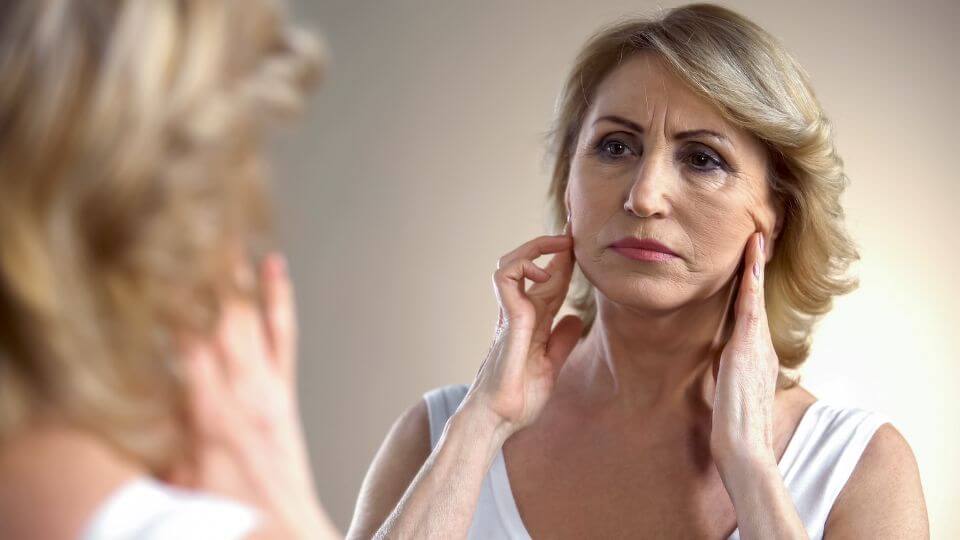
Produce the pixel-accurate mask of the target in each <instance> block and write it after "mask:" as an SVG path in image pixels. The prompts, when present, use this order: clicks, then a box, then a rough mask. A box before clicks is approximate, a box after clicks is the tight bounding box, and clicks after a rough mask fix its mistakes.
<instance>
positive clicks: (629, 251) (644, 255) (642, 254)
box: [610, 237, 679, 262]
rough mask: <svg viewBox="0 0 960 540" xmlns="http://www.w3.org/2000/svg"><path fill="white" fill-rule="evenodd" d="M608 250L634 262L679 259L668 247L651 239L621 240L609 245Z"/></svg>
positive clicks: (630, 238)
mask: <svg viewBox="0 0 960 540" xmlns="http://www.w3.org/2000/svg"><path fill="white" fill-rule="evenodd" d="M610 248H611V249H613V250H614V251H615V252H617V253H619V254H620V255H622V256H624V257H626V258H628V259H633V260H635V261H648V262H666V261H671V260H673V259H676V258H679V255H677V254H676V253H674V252H673V250H671V249H670V248H669V247H667V246H665V245H664V244H662V243H660V242H658V241H656V240H654V239H652V238H633V237H628V238H621V239H620V240H617V241H616V242H614V243H613V244H610Z"/></svg>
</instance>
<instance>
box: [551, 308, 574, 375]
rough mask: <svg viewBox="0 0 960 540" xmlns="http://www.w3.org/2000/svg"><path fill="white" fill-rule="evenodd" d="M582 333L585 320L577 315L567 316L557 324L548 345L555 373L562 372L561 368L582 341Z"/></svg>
mask: <svg viewBox="0 0 960 540" xmlns="http://www.w3.org/2000/svg"><path fill="white" fill-rule="evenodd" d="M582 332H583V320H581V319H580V317H577V316H576V315H567V316H566V317H564V318H562V319H560V322H558V323H557V326H556V327H555V328H554V329H553V332H551V334H550V341H549V342H548V343H547V358H549V359H550V363H551V364H553V367H554V373H559V372H560V368H561V367H563V364H564V362H566V361H567V357H568V356H570V352H571V351H572V350H573V348H574V347H575V346H576V345H577V342H578V341H579V340H580V334H581V333H582Z"/></svg>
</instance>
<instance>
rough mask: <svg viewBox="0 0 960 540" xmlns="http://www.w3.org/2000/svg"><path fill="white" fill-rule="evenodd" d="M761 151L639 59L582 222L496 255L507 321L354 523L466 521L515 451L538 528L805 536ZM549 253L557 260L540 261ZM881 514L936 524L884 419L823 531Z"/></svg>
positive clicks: (535, 531) (582, 182) (366, 499)
mask: <svg viewBox="0 0 960 540" xmlns="http://www.w3.org/2000/svg"><path fill="white" fill-rule="evenodd" d="M610 117H615V119H611V118H610ZM703 130H708V131H711V132H715V133H717V134H719V135H720V136H721V138H718V137H714V136H709V135H705V134H704V133H702V131H703ZM691 131H695V132H700V133H699V134H696V135H690V134H689V133H686V132H691ZM684 133H686V134H684ZM767 165H768V164H767V161H766V154H765V152H764V149H763V146H762V145H761V144H760V142H759V141H757V140H756V139H755V138H753V137H752V136H751V135H750V134H749V133H746V132H744V131H743V130H740V129H738V128H736V127H735V126H732V125H730V124H729V123H727V122H726V121H725V120H724V119H723V118H722V116H721V115H720V114H719V112H718V111H716V110H714V109H713V108H712V107H711V106H710V105H709V104H708V103H706V102H704V101H703V100H701V99H700V98H699V97H698V96H696V95H695V94H694V93H693V92H691V91H690V90H689V89H688V88H687V87H686V86H684V84H683V83H682V82H681V81H680V80H678V79H677V78H676V77H675V76H673V75H672V74H671V73H670V72H669V71H668V70H667V69H666V68H665V67H664V65H663V64H662V63H661V62H660V61H659V60H658V59H657V58H656V57H653V56H648V55H645V54H640V55H636V56H634V57H631V58H629V59H627V60H625V61H624V62H623V64H622V65H621V66H620V67H618V68H617V69H616V70H615V71H614V72H613V73H611V74H610V75H609V76H608V78H607V79H606V80H604V81H603V82H602V83H601V85H600V86H599V88H598V89H597V92H596V95H595V96H594V100H593V102H592V103H591V106H590V108H589V110H588V113H587V118H586V119H585V121H584V124H583V127H582V129H581V132H580V134H579V140H578V142H577V149H576V152H575V153H574V156H573V158H572V162H571V173H570V178H569V186H568V190H567V194H566V202H567V206H568V209H569V211H570V225H571V227H570V230H569V231H568V232H567V234H565V235H561V236H558V237H541V238H538V239H535V240H533V241H531V242H528V243H526V244H524V245H523V246H521V247H520V248H518V249H517V250H514V251H513V252H511V253H509V254H507V255H505V256H504V257H503V258H502V259H501V260H500V262H499V264H498V270H497V272H496V273H495V274H494V285H495V290H496V291H497V295H498V300H499V302H500V306H501V317H500V322H501V324H500V327H499V329H498V332H497V335H496V336H495V339H494V344H493V346H492V348H491V351H490V353H489V354H488V357H487V359H486V360H485V362H484V364H483V366H482V367H481V369H480V372H479V374H478V376H477V379H476V380H475V381H474V384H473V385H472V386H471V388H470V391H469V392H468V394H467V397H466V398H465V403H464V404H463V406H462V407H461V408H460V409H459V410H458V412H457V413H456V414H455V415H454V416H453V417H452V419H451V420H450V422H449V423H448V425H447V427H446V430H445V433H444V436H443V437H442V439H441V441H440V442H439V443H438V445H437V447H436V448H435V449H434V450H433V452H432V453H431V452H430V449H429V424H428V420H427V417H426V409H425V406H424V405H423V404H422V403H418V404H416V405H415V406H414V407H412V408H411V409H410V410H409V411H407V413H405V414H404V415H403V416H402V417H401V418H400V420H398V422H397V423H396V424H395V425H394V427H393V429H391V431H390V433H389V434H388V436H387V438H386V440H385V441H384V444H383V446H382V447H381V449H380V451H379V452H378V454H377V456H376V458H375V459H374V462H373V464H372V465H371V468H370V471H369V472H368V475H367V478H366V479H365V481H364V484H363V487H362V488H361V493H360V497H359V498H358V502H357V511H356V513H355V515H354V520H353V523H352V524H351V527H350V532H349V533H348V537H350V538H367V537H370V536H371V535H373V534H375V533H376V534H377V536H381V537H391V538H392V537H421V536H429V535H432V534H443V535H445V536H444V537H463V536H465V535H466V532H467V530H468V528H469V525H470V522H471V520H472V515H473V510H474V508H475V506H476V501H477V497H478V494H479V489H480V485H481V483H482V480H483V477H484V476H485V474H486V472H487V468H488V467H489V464H490V463H491V461H492V459H493V457H494V456H495V455H496V452H497V451H499V450H500V449H501V448H502V451H503V453H504V456H505V460H506V464H507V469H508V474H509V477H510V482H511V488H512V490H513V495H514V498H515V500H516V502H517V505H518V508H519V510H520V514H521V516H522V518H523V521H524V525H525V526H526V528H527V530H528V531H529V532H530V533H531V535H532V536H533V537H534V538H537V537H550V538H564V537H569V538H583V537H623V536H635V535H636V534H637V533H638V531H643V533H644V534H645V535H648V536H662V537H711V538H713V537H726V536H728V535H729V534H730V533H731V532H732V531H733V530H734V528H736V527H737V526H739V529H740V534H741V537H742V538H772V537H775V538H804V537H806V532H805V531H804V529H803V526H802V523H801V522H800V519H799V516H798V515H797V511H796V508H795V506H794V504H793V502H792V500H791V499H790V495H789V493H788V492H787V491H786V488H785V486H784V484H783V481H782V479H781V477H780V475H779V472H778V471H777V467H776V464H777V462H778V460H779V459H780V457H781V456H782V455H783V452H784V451H785V449H786V446H787V444H788V443H789V441H790V438H791V437H792V435H793V432H794V430H795V429H796V426H797V424H798V423H799V421H800V418H801V417H802V415H803V413H804V412H805V411H806V409H807V407H809V405H810V404H811V403H813V402H814V401H815V400H816V398H815V397H814V396H812V395H811V394H810V393H809V392H807V391H806V390H805V389H803V388H802V387H799V386H797V387H794V388H792V389H789V390H783V389H780V388H778V387H777V384H776V382H777V373H778V360H777V357H776V353H775V351H774V349H773V346H772V342H771V338H770V332H769V325H768V322H767V319H766V309H765V304H764V295H763V279H764V278H763V273H764V272H763V271H764V266H765V261H766V260H768V259H769V257H770V255H771V254H772V253H773V252H774V250H775V249H776V241H777V237H778V234H779V232H780V228H781V226H782V217H781V215H782V209H781V208H779V207H778V206H777V205H776V204H775V201H774V200H773V198H772V197H771V194H770V191H769V187H768V184H767V182H766V171H767ZM625 236H633V237H637V238H640V237H652V238H655V239H657V240H659V241H661V242H662V243H664V244H666V245H667V246H668V247H670V248H671V249H672V250H673V251H674V252H676V253H677V254H678V255H679V257H677V258H676V259H673V260H670V261H668V262H665V263H650V262H639V261H634V260H630V259H627V258H624V257H622V256H621V255H619V254H618V253H616V252H615V251H614V250H612V249H611V248H610V244H611V243H612V242H614V241H616V240H618V239H620V238H623V237H625ZM761 242H762V243H761ZM550 253H555V254H556V255H555V256H554V258H553V259H552V260H551V261H550V263H549V265H548V266H547V267H546V268H545V269H543V268H540V267H538V266H537V265H536V264H535V260H536V259H537V257H539V256H541V255H544V254H550ZM574 261H577V262H578V263H579V265H580V267H581V268H582V269H583V272H584V274H585V275H586V276H587V278H588V279H589V280H590V281H591V282H592V283H593V284H594V285H595V287H596V290H597V295H596V298H597V305H598V316H597V320H596V323H595V324H594V326H593V327H592V329H591V331H590V332H589V333H588V334H587V335H586V336H585V337H583V338H582V339H579V340H578V339H577V338H578V336H579V329H580V323H579V321H577V320H576V319H575V318H566V319H564V320H562V321H560V322H559V323H558V324H557V325H556V326H553V320H554V317H555V315H556V313H557V309H558V308H559V305H560V304H561V303H562V301H563V299H564V298H565V296H566V292H567V286H568V284H569V280H570V275H571V272H572V268H573V264H574ZM527 281H531V282H533V285H532V286H530V287H529V288H528V287H526V282H527ZM731 312H732V313H731ZM865 531H870V533H869V534H868V536H869V537H871V538H925V537H927V536H928V535H929V532H928V525H927V516H926V508H925V504H924V500H923V493H922V489H921V486H920V481H919V474H918V471H917V466H916V460H915V458H914V457H913V454H912V452H911V450H910V448H909V445H907V443H906V441H905V440H904V439H903V437H902V436H900V434H899V433H898V432H897V431H896V429H894V428H893V427H892V426H890V425H889V424H887V425H884V426H882V427H881V428H880V429H879V430H878V431H877V432H876V434H875V435H874V437H873V439H872V440H871V441H870V443H869V445H868V447H867V449H866V450H865V452H864V454H863V456H862V458H861V460H860V461H859V463H858V465H857V467H856V470H855V471H854V473H853V474H852V476H851V478H850V480H849V481H848V482H847V484H846V486H845V487H844V489H843V490H842V492H841V494H840V496H839V498H838V499H837V500H836V502H835V504H834V506H833V509H832V511H831V513H830V516H829V518H828V521H827V524H826V531H825V534H826V536H828V537H831V538H832V537H838V538H845V537H864V532H865Z"/></svg>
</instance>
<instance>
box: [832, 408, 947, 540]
mask: <svg viewBox="0 0 960 540" xmlns="http://www.w3.org/2000/svg"><path fill="white" fill-rule="evenodd" d="M824 533H825V536H829V537H831V538H929V536H930V531H929V522H928V519H927V507H926V502H925V501H924V497H923V489H922V486H921V484H920V471H919V469H918V467H917V460H916V458H915V457H914V455H913V450H912V449H911V448H910V444H909V443H908V442H907V440H906V439H905V438H904V437H903V435H902V434H901V433H900V432H899V431H898V430H897V429H896V428H895V427H893V426H892V425H891V424H883V425H882V426H880V427H879V428H878V429H877V431H876V433H874V435H873V438H872V439H871V440H870V443H869V444H868V445H867V447H866V449H864V452H863V454H862V455H861V456H860V461H859V462H858V463H857V466H856V468H854V470H853V473H852V474H851V475H850V479H849V480H848V481H847V484H846V485H845V486H844V488H843V490H841V492H840V495H839V496H838V497H837V500H836V501H835V502H834V505H833V509H832V510H831V512H830V516H829V517H828V519H827V523H826V525H825V528H824Z"/></svg>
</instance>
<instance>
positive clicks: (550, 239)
mask: <svg viewBox="0 0 960 540" xmlns="http://www.w3.org/2000/svg"><path fill="white" fill-rule="evenodd" d="M572 243H573V239H572V238H571V237H570V236H569V235H546V236H540V237H537V238H534V239H533V240H530V241H529V242H527V243H525V244H523V245H521V246H520V247H518V248H517V249H515V250H513V251H511V252H509V253H507V254H506V255H504V256H503V257H500V260H499V261H497V268H503V267H505V266H509V265H510V264H512V263H513V262H514V261H516V260H519V259H529V260H531V261H532V260H534V259H536V258H538V257H540V256H542V255H547V254H550V253H557V252H560V251H563V250H564V249H567V248H569V247H570V246H571V245H572Z"/></svg>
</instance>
